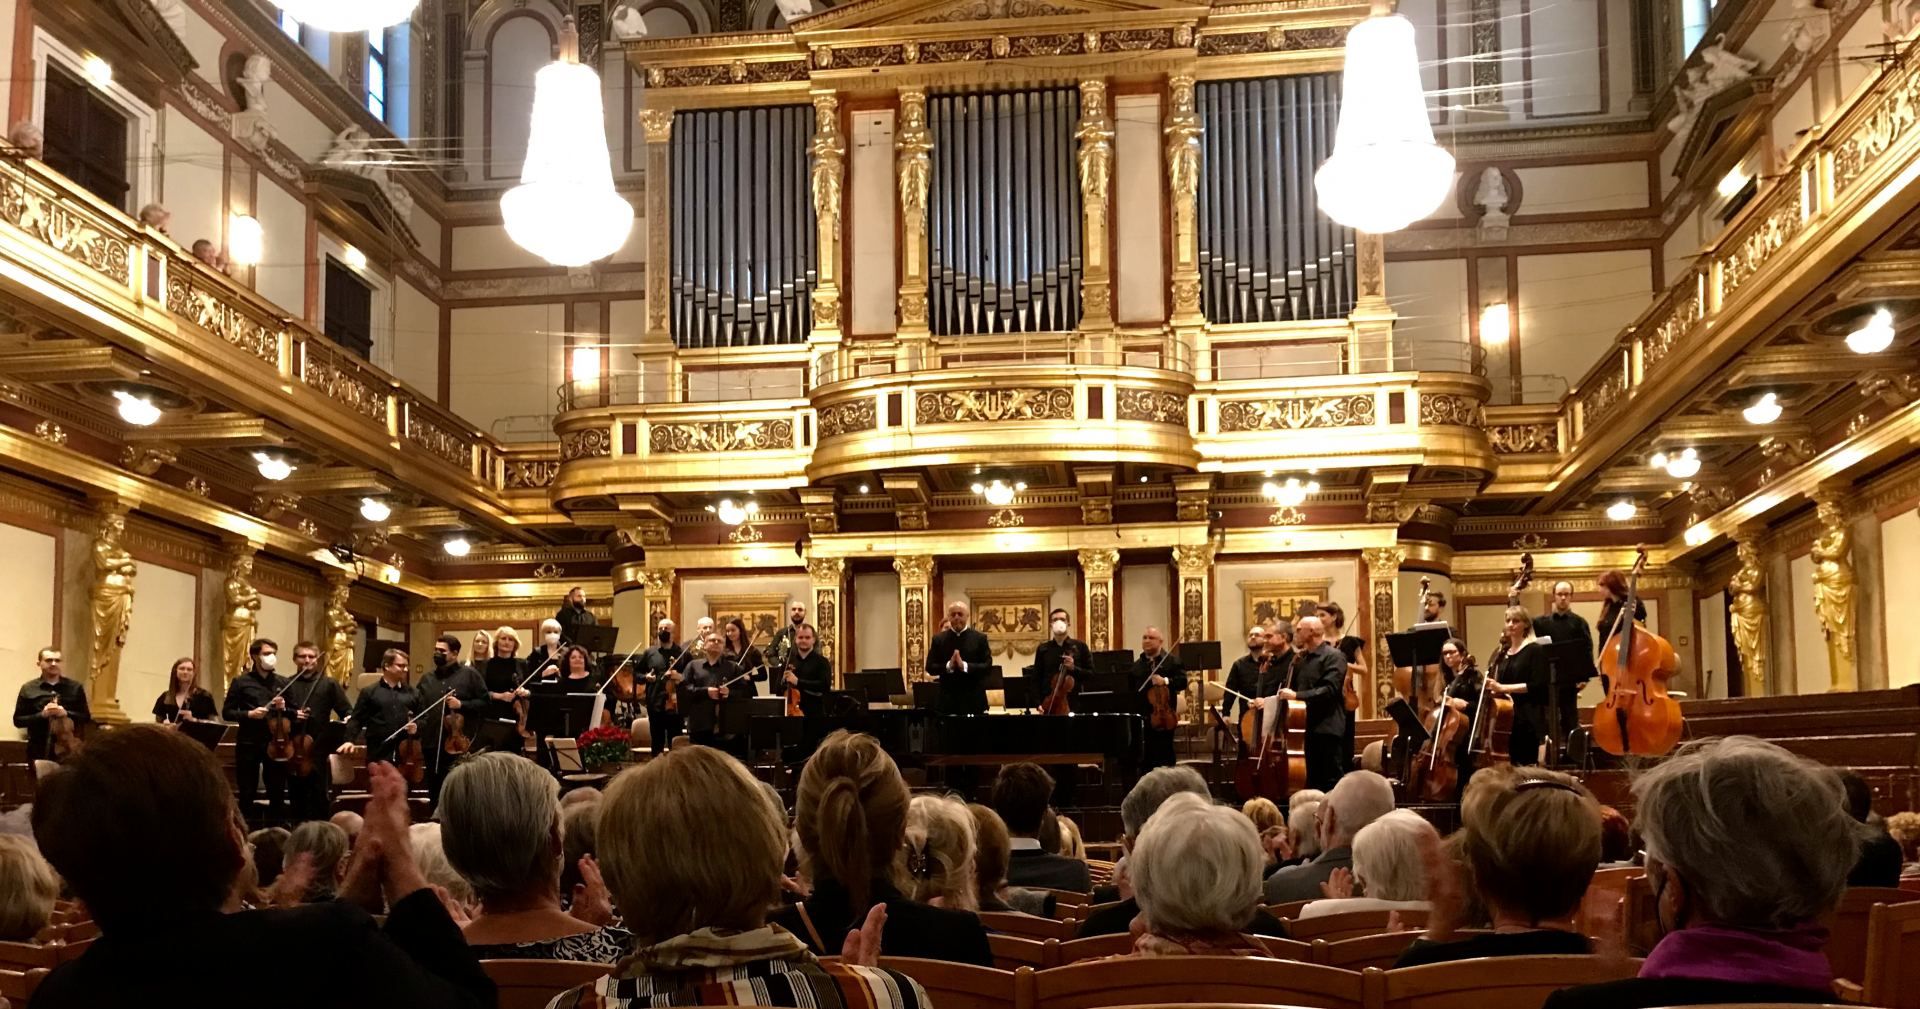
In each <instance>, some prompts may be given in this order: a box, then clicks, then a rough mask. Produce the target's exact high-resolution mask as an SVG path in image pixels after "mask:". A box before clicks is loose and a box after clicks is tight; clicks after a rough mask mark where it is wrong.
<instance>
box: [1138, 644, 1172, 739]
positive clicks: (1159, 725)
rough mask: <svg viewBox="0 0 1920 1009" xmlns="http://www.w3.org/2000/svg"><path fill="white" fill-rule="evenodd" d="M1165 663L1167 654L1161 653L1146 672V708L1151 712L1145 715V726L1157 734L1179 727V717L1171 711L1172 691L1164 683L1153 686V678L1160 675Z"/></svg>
mask: <svg viewBox="0 0 1920 1009" xmlns="http://www.w3.org/2000/svg"><path fill="white" fill-rule="evenodd" d="M1166 661H1167V653H1166V652H1161V653H1160V656H1159V658H1157V659H1155V660H1154V662H1153V666H1152V667H1151V668H1149V669H1148V670H1147V679H1146V683H1147V686H1146V691H1147V706H1148V707H1149V708H1150V709H1151V712H1150V713H1149V714H1148V715H1147V724H1148V725H1149V726H1151V727H1153V728H1154V729H1155V730H1157V731H1159V732H1172V731H1173V730H1174V729H1176V728H1179V726H1180V716H1179V714H1178V713H1177V712H1175V711H1174V710H1173V691H1171V690H1168V689H1167V685H1166V684H1164V683H1160V684H1155V683H1154V682H1153V678H1154V677H1155V676H1158V675H1159V674H1160V666H1161V664H1162V663H1164V662H1166Z"/></svg>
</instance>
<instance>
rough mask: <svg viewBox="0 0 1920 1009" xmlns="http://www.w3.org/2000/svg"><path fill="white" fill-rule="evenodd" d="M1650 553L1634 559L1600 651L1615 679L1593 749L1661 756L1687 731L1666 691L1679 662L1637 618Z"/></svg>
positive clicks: (1599, 708)
mask: <svg viewBox="0 0 1920 1009" xmlns="http://www.w3.org/2000/svg"><path fill="white" fill-rule="evenodd" d="M1646 565H1647V552H1646V550H1644V549H1642V550H1641V551H1640V552H1639V556H1637V557H1635V558H1634V561H1633V573H1632V574H1631V575H1630V576H1629V577H1628V579H1627V599H1626V604H1625V605H1624V606H1622V607H1621V608H1620V616H1619V617H1618V618H1617V619H1616V620H1615V623H1614V630H1613V634H1612V636H1610V637H1609V638H1607V643H1606V645H1605V646H1604V647H1602V648H1601V649H1600V665H1601V671H1602V672H1604V673H1606V674H1608V676H1609V677H1611V679H1612V684H1611V687H1612V689H1611V690H1610V691H1609V692H1608V694H1607V698H1606V700H1604V701H1601V702H1600V703H1599V704H1598V705H1596V706H1595V707H1594V709H1593V742H1594V745H1596V746H1598V747H1600V748H1601V749H1603V750H1605V751H1607V752H1608V753H1611V754H1614V755H1615V756H1625V755H1627V754H1630V753H1631V754H1637V755H1640V756H1658V755H1660V754H1663V753H1666V752H1668V751H1670V750H1672V749H1673V748H1674V746H1675V745H1677V744H1678V743H1679V742H1680V737H1681V735H1682V734H1683V733H1684V732H1685V729H1686V719H1685V718H1684V717H1682V716H1681V714H1680V702H1679V701H1676V700H1674V699H1673V698H1672V697H1671V696H1670V695H1669V694H1668V693H1667V682H1668V681H1669V680H1670V679H1672V677H1673V674H1674V673H1675V672H1676V671H1678V670H1679V668H1680V658H1679V656H1678V655H1676V654H1675V653H1674V650H1673V645H1672V644H1671V643H1669V642H1668V641H1667V639H1666V638H1663V637H1661V636H1660V635H1658V634H1655V633H1653V632H1652V631H1650V630H1647V628H1646V625H1644V624H1641V623H1639V622H1637V621H1635V620H1634V619H1633V611H1634V609H1635V607H1636V603H1637V599H1636V595H1637V593H1638V592H1639V588H1640V572H1641V571H1642V570H1644V569H1645V568H1646Z"/></svg>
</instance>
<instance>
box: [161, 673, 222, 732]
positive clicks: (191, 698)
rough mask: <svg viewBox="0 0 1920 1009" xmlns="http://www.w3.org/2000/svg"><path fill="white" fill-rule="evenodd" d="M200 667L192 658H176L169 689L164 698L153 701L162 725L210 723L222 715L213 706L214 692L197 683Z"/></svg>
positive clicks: (170, 676) (169, 678)
mask: <svg viewBox="0 0 1920 1009" xmlns="http://www.w3.org/2000/svg"><path fill="white" fill-rule="evenodd" d="M199 668H200V667H199V666H197V665H195V664H194V661H193V659H192V658H179V659H175V660H173V668H172V669H171V670H169V671H168V672H167V689H166V691H165V692H164V693H162V694H161V695H160V699H159V700H157V701H154V702H153V720H154V721H156V722H159V723H160V724H162V725H178V724H179V723H181V722H207V721H213V720H215V719H216V718H217V717H218V716H219V711H218V710H217V709H215V708H214V706H213V695H212V694H209V693H207V692H206V691H205V690H204V689H202V688H201V686H200V684H198V683H196V682H194V681H195V680H196V679H197V678H198V675H197V674H198V673H199Z"/></svg>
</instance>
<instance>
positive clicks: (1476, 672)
mask: <svg viewBox="0 0 1920 1009" xmlns="http://www.w3.org/2000/svg"><path fill="white" fill-rule="evenodd" d="M1440 664H1441V665H1443V666H1445V667H1447V674H1448V676H1449V682H1448V683H1447V706H1448V707H1450V708H1452V709H1453V710H1455V711H1458V712H1460V713H1461V714H1463V715H1466V716H1467V731H1465V732H1462V733H1460V735H1459V738H1458V740H1457V741H1456V743H1455V745H1454V751H1453V766H1454V767H1456V768H1458V769H1459V777H1460V784H1459V796H1464V795H1466V794H1467V779H1469V778H1471V777H1473V765H1474V760H1473V753H1472V749H1473V741H1474V739H1476V738H1477V737H1478V735H1479V732H1480V729H1481V725H1480V721H1479V720H1480V719H1483V718H1492V717H1493V714H1494V713H1493V709H1492V707H1491V706H1489V705H1485V704H1482V703H1480V695H1481V693H1482V691H1481V688H1482V687H1484V686H1485V685H1486V682H1487V674H1486V673H1484V672H1482V671H1481V669H1480V665H1479V663H1478V662H1476V661H1475V660H1474V657H1473V653H1471V652H1469V651H1467V643H1466V642H1465V641H1462V640H1460V639H1459V638H1448V639H1447V640H1446V643H1445V644H1443V645H1441V646H1440ZM1459 796H1456V797H1455V799H1456V801H1458V798H1459Z"/></svg>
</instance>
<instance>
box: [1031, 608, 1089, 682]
mask: <svg viewBox="0 0 1920 1009" xmlns="http://www.w3.org/2000/svg"><path fill="white" fill-rule="evenodd" d="M1047 622H1048V624H1049V625H1050V626H1051V630H1052V631H1053V636H1052V637H1050V638H1048V639H1047V640H1045V641H1043V642H1041V643H1040V647H1039V648H1037V649H1035V650H1034V653H1033V665H1032V666H1030V667H1029V668H1030V669H1031V670H1032V671H1033V673H1032V687H1031V694H1030V696H1032V697H1033V699H1034V704H1035V705H1036V706H1037V705H1038V704H1039V703H1040V702H1041V701H1043V700H1045V699H1046V698H1047V696H1048V695H1049V694H1051V693H1052V692H1053V678H1054V675H1055V674H1057V673H1059V672H1060V666H1061V665H1062V663H1063V661H1064V660H1065V659H1067V658H1069V657H1070V658H1072V659H1073V689H1072V690H1071V691H1070V692H1068V694H1067V696H1068V697H1069V698H1072V697H1073V696H1074V695H1075V694H1078V693H1079V692H1080V686H1081V680H1082V679H1083V678H1085V676H1086V675H1087V670H1089V669H1091V668H1093V656H1092V653H1090V652H1089V651H1088V650H1087V644H1086V642H1084V641H1077V640H1075V639H1074V638H1073V637H1072V636H1070V635H1069V634H1068V633H1067V632H1068V630H1069V629H1071V627H1072V623H1071V621H1069V619H1068V617H1067V611H1066V610H1063V609H1057V608H1056V609H1055V610H1054V611H1053V612H1052V613H1049V614H1047ZM1068 703H1069V705H1071V703H1072V702H1071V700H1069V702H1068Z"/></svg>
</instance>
